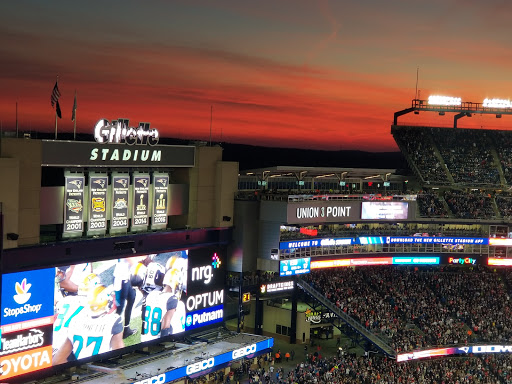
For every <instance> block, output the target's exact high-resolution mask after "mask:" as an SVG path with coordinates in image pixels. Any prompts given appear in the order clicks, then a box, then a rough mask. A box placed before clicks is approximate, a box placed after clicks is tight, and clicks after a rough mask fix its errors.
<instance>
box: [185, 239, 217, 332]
mask: <svg viewBox="0 0 512 384" xmlns="http://www.w3.org/2000/svg"><path fill="white" fill-rule="evenodd" d="M190 252H191V253H190V258H189V271H188V274H189V275H188V282H189V285H188V286H189V290H188V292H187V298H186V309H187V317H186V321H185V327H186V329H187V330H188V329H194V328H197V327H200V326H204V325H208V324H213V323H217V322H221V321H222V320H223V317H224V265H223V263H224V261H223V260H222V258H221V256H220V254H219V252H215V251H212V250H208V249H200V250H194V251H193V250H191V251H190Z"/></svg>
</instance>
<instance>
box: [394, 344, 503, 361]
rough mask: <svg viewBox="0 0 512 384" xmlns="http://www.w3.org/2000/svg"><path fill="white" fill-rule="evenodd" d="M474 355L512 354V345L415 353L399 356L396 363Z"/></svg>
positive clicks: (451, 348)
mask: <svg viewBox="0 0 512 384" xmlns="http://www.w3.org/2000/svg"><path fill="white" fill-rule="evenodd" d="M472 353H475V354H476V353H512V345H470V346H464V347H449V348H436V349H427V350H424V351H414V352H409V353H401V354H399V355H397V357H396V361H397V362H402V361H411V360H418V359H425V358H428V357H438V356H450V355H469V354H472Z"/></svg>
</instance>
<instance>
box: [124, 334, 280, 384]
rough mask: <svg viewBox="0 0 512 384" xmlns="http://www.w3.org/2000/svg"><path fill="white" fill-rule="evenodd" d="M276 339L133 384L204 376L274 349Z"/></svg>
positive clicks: (244, 347)
mask: <svg viewBox="0 0 512 384" xmlns="http://www.w3.org/2000/svg"><path fill="white" fill-rule="evenodd" d="M273 345H274V339H272V338H271V339H267V340H262V341H259V342H257V343H254V344H251V345H246V346H243V347H241V348H238V349H235V350H233V351H229V352H225V353H222V354H220V355H216V356H212V357H209V358H206V359H203V360H199V361H196V362H193V363H190V364H188V365H186V366H184V367H179V368H174V369H173V370H171V371H168V372H165V373H162V374H159V375H156V376H152V377H149V378H145V379H142V380H140V381H137V382H135V383H133V384H164V383H169V382H172V381H174V380H179V379H182V378H184V377H186V376H189V377H191V378H194V377H197V376H201V375H204V374H206V373H208V372H211V371H213V370H216V369H219V367H220V366H221V365H222V364H226V363H229V362H230V361H233V360H236V359H240V358H243V357H248V358H251V357H253V356H254V354H256V353H258V352H262V351H265V350H268V349H269V348H272V346H273Z"/></svg>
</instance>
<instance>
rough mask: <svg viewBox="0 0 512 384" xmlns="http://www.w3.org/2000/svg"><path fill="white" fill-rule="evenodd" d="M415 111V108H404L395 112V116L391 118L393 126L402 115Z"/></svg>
mask: <svg viewBox="0 0 512 384" xmlns="http://www.w3.org/2000/svg"><path fill="white" fill-rule="evenodd" d="M415 110H417V108H406V109H402V110H401V111H398V112H395V116H394V118H393V125H398V118H399V117H400V116H402V115H406V114H408V113H411V112H412V111H415Z"/></svg>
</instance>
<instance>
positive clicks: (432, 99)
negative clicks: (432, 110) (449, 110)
mask: <svg viewBox="0 0 512 384" xmlns="http://www.w3.org/2000/svg"><path fill="white" fill-rule="evenodd" d="M428 103H429V104H430V105H461V104H462V99H461V98H460V97H451V96H438V95H433V96H429V97H428Z"/></svg>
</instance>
